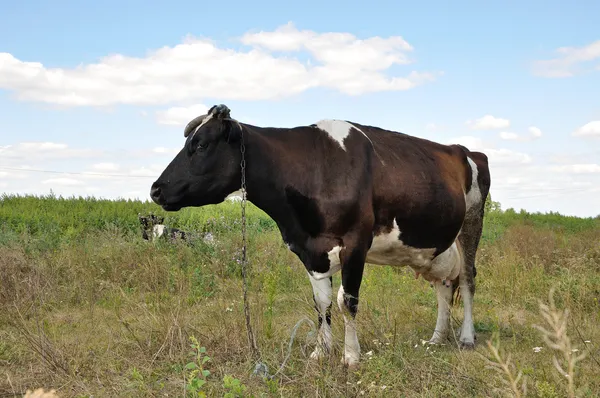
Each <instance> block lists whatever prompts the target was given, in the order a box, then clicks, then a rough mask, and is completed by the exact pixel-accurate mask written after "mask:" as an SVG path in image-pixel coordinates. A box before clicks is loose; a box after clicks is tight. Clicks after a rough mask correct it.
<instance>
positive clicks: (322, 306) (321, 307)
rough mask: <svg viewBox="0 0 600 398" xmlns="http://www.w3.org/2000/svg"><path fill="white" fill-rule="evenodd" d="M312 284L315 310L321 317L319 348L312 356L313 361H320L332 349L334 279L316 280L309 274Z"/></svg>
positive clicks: (318, 338)
mask: <svg viewBox="0 0 600 398" xmlns="http://www.w3.org/2000/svg"><path fill="white" fill-rule="evenodd" d="M308 277H309V279H310V283H311V285H312V288H313V299H314V301H315V309H316V310H317V313H318V316H319V332H318V335H317V346H316V347H315V350H314V351H313V352H312V354H310V357H311V358H312V359H320V358H322V357H323V355H324V354H326V353H329V351H330V349H331V341H332V333H331V293H332V283H333V278H332V277H331V276H330V277H324V278H319V277H318V276H317V278H315V276H313V275H310V273H309V274H308Z"/></svg>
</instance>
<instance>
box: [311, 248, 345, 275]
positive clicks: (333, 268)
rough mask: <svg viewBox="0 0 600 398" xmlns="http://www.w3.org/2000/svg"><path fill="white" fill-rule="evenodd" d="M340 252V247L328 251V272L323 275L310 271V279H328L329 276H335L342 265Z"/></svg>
mask: <svg viewBox="0 0 600 398" xmlns="http://www.w3.org/2000/svg"><path fill="white" fill-rule="evenodd" d="M340 250H342V247H341V246H334V248H333V249H331V250H330V251H328V252H327V257H328V258H329V270H327V272H323V273H321V272H314V271H311V275H312V277H313V278H315V279H316V280H321V279H325V278H329V277H330V276H331V275H333V274H335V273H336V272H338V271H339V270H340V269H342V263H341V261H340Z"/></svg>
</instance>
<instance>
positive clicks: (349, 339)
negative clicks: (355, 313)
mask: <svg viewBox="0 0 600 398" xmlns="http://www.w3.org/2000/svg"><path fill="white" fill-rule="evenodd" d="M345 294H346V292H345V291H344V286H343V285H340V288H339V290H338V294H337V303H338V307H339V309H340V311H341V312H342V314H343V316H344V326H345V335H344V356H343V357H342V363H344V364H345V365H348V366H353V365H356V364H357V363H358V362H359V359H360V344H359V343H358V336H357V335H356V321H355V320H354V319H352V317H350V316H346V313H347V310H346V309H345V308H344V307H345V304H344V295H345Z"/></svg>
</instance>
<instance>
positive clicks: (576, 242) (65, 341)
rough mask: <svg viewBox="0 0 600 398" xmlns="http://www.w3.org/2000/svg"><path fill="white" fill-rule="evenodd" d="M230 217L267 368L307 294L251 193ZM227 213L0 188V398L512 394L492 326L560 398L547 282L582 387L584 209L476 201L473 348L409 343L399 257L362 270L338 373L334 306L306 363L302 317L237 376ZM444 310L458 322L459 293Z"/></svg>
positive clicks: (238, 318)
mask: <svg viewBox="0 0 600 398" xmlns="http://www.w3.org/2000/svg"><path fill="white" fill-rule="evenodd" d="M150 211H152V212H154V213H155V214H162V215H165V216H166V223H168V224H169V225H172V226H176V227H180V228H182V229H185V230H188V231H196V232H205V231H210V232H212V233H213V234H214V235H215V243H214V244H208V243H205V242H203V241H202V240H201V239H196V240H194V241H193V242H192V243H191V244H185V243H178V244H169V243H167V242H155V243H150V242H147V241H144V240H142V239H141V230H140V226H139V223H138V219H137V214H138V213H139V212H141V213H144V214H145V213H148V212H150ZM247 214H248V233H249V236H248V238H249V251H248V253H249V260H250V266H251V274H250V293H249V298H250V300H251V313H252V317H253V318H252V320H253V327H254V329H255V333H256V335H257V340H258V345H259V348H260V350H261V353H262V355H263V359H264V361H265V362H266V363H267V364H268V366H269V369H270V371H271V372H274V371H275V370H276V369H277V368H278V367H279V365H280V364H281V363H282V361H283V359H284V358H285V355H286V354H287V344H288V341H289V337H290V333H291V331H292V328H293V327H294V325H295V324H296V322H298V321H299V320H300V319H301V318H302V317H305V316H307V317H309V318H310V319H312V320H315V321H316V314H315V311H314V308H313V306H314V304H313V300H312V289H311V287H310V283H309V282H308V279H307V277H306V272H305V271H304V269H303V266H302V264H301V263H300V261H299V260H298V259H297V258H296V257H295V255H293V254H292V253H291V252H289V250H287V248H286V247H285V246H284V245H283V243H282V241H281V237H280V235H279V232H278V230H277V227H276V225H275V223H274V222H273V221H272V220H271V219H270V218H269V217H267V216H266V215H265V214H264V213H263V212H262V211H261V210H259V209H257V208H256V207H254V206H252V205H251V204H249V205H248V209H247ZM239 221H240V205H239V204H238V203H223V204H220V205H217V206H207V207H204V208H198V209H185V210H182V211H180V212H177V213H165V212H163V211H161V210H160V209H159V208H158V207H157V206H155V205H154V204H151V203H145V202H140V201H125V200H122V201H108V200H94V199H87V198H60V197H58V198H57V197H54V196H47V197H31V196H25V197H23V196H3V197H2V198H0V309H2V310H1V311H0V396H4V395H6V394H15V396H22V394H23V393H24V392H25V391H26V390H27V389H31V390H33V389H34V388H37V387H45V388H46V389H50V388H54V389H56V390H57V392H58V394H59V395H60V396H64V397H90V396H111V397H112V396H118V397H137V396H182V394H183V391H184V388H185V386H186V385H195V386H199V385H202V386H201V388H202V389H204V391H206V394H207V396H225V394H226V393H228V392H229V393H230V394H233V395H229V396H238V395H236V393H235V391H237V392H238V393H240V392H241V391H245V393H244V394H246V395H245V396H256V397H258V396H273V397H275V396H277V397H279V396H285V397H289V396H293V397H295V396H311V397H312V396H323V397H338V396H347V397H353V396H363V394H364V396H409V397H430V396H456V397H465V396H469V397H471V396H473V397H480V396H486V397H487V396H505V395H506V394H507V393H509V394H510V393H511V391H513V389H511V387H510V386H509V385H507V384H506V383H505V382H504V380H505V379H506V373H499V372H497V371H496V369H494V368H493V367H489V366H488V367H486V365H488V363H487V361H486V360H485V359H484V358H482V357H481V355H479V354H482V355H484V356H485V357H486V358H492V353H491V352H490V351H488V348H487V345H486V341H487V340H491V339H492V337H496V336H497V340H494V341H496V342H497V343H499V344H500V351H499V355H500V356H501V358H502V359H503V360H505V359H506V358H507V356H508V354H510V364H511V366H513V365H514V366H515V369H514V374H515V375H516V374H517V373H518V371H521V372H522V374H523V375H524V376H525V377H526V383H527V396H534V397H553V396H556V397H563V396H567V387H568V384H567V380H566V378H565V377H564V376H561V375H560V374H559V373H558V371H557V370H556V368H555V366H554V364H553V360H552V356H553V354H554V352H553V350H552V349H551V348H550V347H549V346H547V345H546V344H545V342H544V339H543V337H542V334H541V332H540V331H539V330H538V329H536V328H535V327H534V325H544V324H545V320H544V318H543V317H542V315H541V314H540V311H539V301H540V300H542V301H544V302H547V301H548V292H549V291H550V289H551V288H553V287H554V288H556V293H555V296H554V298H555V301H556V305H557V307H558V308H559V309H562V308H568V309H569V314H570V315H569V318H568V322H567V323H566V332H567V335H568V337H570V339H571V343H572V344H573V345H574V346H575V347H576V348H577V349H579V352H578V353H579V354H580V353H582V352H585V353H586V357H585V358H584V359H583V360H582V361H581V362H579V363H578V364H577V365H576V372H575V374H574V385H575V387H576V388H577V389H578V391H579V393H580V395H581V396H588V397H592V396H597V391H600V364H599V362H598V361H600V349H599V348H598V347H599V342H600V328H598V325H599V324H600V303H599V299H600V220H599V219H593V218H589V219H580V218H575V217H565V216H561V215H559V214H554V213H553V214H529V213H524V212H522V213H516V212H514V211H510V209H509V210H508V211H500V210H498V209H495V210H491V211H490V212H489V213H488V215H487V216H486V220H485V227H484V233H483V239H482V244H481V248H480V251H479V254H478V257H477V264H478V275H477V292H476V295H475V309H474V317H475V322H476V323H475V327H476V330H477V333H478V341H477V343H478V344H477V347H476V351H475V352H462V351H459V350H458V349H457V348H456V345H455V344H454V343H453V342H452V341H449V342H448V344H447V345H445V346H435V347H429V348H428V347H427V346H426V345H422V344H421V340H422V339H428V338H429V337H430V335H431V333H432V331H433V327H434V325H435V318H436V301H435V295H434V292H433V289H431V288H430V287H429V284H427V283H426V282H424V281H423V280H422V279H419V280H415V279H414V274H413V273H412V272H410V270H408V269H393V268H391V267H381V266H368V267H367V271H366V272H365V276H364V282H363V284H362V288H361V304H360V309H359V315H358V325H359V339H360V343H361V346H362V353H363V354H366V353H368V352H372V355H371V356H370V359H368V358H367V357H365V358H364V359H363V360H362V365H361V367H360V368H359V369H358V370H357V371H355V372H348V371H347V370H346V369H345V368H344V367H342V366H341V364H340V357H341V352H342V341H343V340H342V339H343V320H342V318H341V315H340V314H339V311H338V309H337V306H335V305H334V307H333V308H332V311H333V317H332V318H333V331H334V338H335V342H336V343H335V349H334V352H333V353H332V356H331V358H328V359H327V360H326V361H324V362H323V363H321V364H315V363H311V362H310V361H309V360H308V355H309V354H310V352H311V351H312V348H313V343H314V341H313V339H314V336H313V335H312V334H311V333H310V328H309V327H308V326H307V325H303V326H301V328H300V329H299V331H298V334H297V338H296V341H295V344H294V346H293V350H292V354H291V356H290V359H289V360H288V362H287V364H286V366H285V368H284V369H283V371H282V372H281V373H280V375H279V376H278V377H277V378H276V379H274V380H272V381H265V380H263V379H261V378H258V377H253V376H251V372H252V369H253V367H254V363H253V361H252V360H251V358H250V355H249V350H248V344H247V340H246V330H245V323H244V316H243V306H242V286H241V276H240V275H241V274H240V262H239V260H240V251H239V249H240V247H241V236H240V224H239ZM337 286H339V275H338V276H336V277H335V278H334V289H337ZM453 318H454V321H453V327H457V326H459V325H460V323H459V322H460V320H461V318H462V308H461V306H460V305H458V306H456V307H455V308H454V309H453ZM190 338H195V339H197V344H198V345H197V346H196V345H195V346H194V348H192V346H191V344H192V340H191V339H190ZM586 341H589V342H587V343H586ZM201 347H204V350H205V352H204V351H203V352H200V350H201ZM534 347H543V348H542V350H541V351H540V352H534V350H533V349H534ZM192 354H194V355H192ZM560 355H562V354H560V353H557V357H558V358H561V356H560ZM204 356H207V357H209V358H210V359H209V360H206V362H205V363H201V362H202V361H203V359H202V358H203V357H204ZM190 363H194V364H195V365H190ZM198 369H203V370H208V373H209V374H208V376H206V377H204V376H203V374H202V373H201V372H198V371H197V370H198ZM194 370H196V372H195V373H194ZM202 380H205V381H202ZM202 383H204V384H202ZM519 383H520V382H519ZM240 394H241V393H240Z"/></svg>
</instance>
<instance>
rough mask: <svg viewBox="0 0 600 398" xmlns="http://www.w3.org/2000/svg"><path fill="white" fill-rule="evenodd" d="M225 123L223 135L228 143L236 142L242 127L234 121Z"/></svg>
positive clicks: (230, 120)
mask: <svg viewBox="0 0 600 398" xmlns="http://www.w3.org/2000/svg"><path fill="white" fill-rule="evenodd" d="M223 122H224V123H225V134H226V135H227V142H228V143H235V142H237V141H238V140H239V139H240V137H241V136H242V125H241V124H240V123H239V122H238V121H237V120H235V119H231V118H230V119H226V120H224V121H223Z"/></svg>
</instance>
